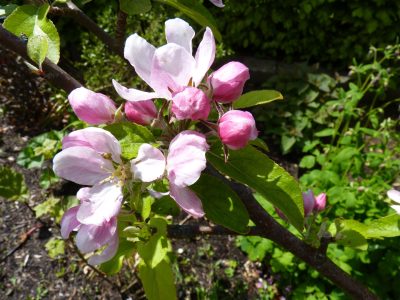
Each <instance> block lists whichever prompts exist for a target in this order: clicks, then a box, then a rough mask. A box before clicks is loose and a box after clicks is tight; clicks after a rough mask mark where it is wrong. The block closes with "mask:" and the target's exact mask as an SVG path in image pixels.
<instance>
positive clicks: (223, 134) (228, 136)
mask: <svg viewBox="0 0 400 300" xmlns="http://www.w3.org/2000/svg"><path fill="white" fill-rule="evenodd" d="M218 134H219V137H220V138H221V141H222V142H223V143H224V144H225V145H227V146H228V148H230V149H233V150H238V149H240V148H243V147H245V146H246V145H247V142H248V141H249V140H255V139H256V138H257V135H258V131H257V128H256V122H255V121H254V118H253V115H252V114H251V113H249V112H247V111H241V110H230V111H228V112H227V113H225V114H224V115H223V116H222V117H221V118H220V119H219V121H218Z"/></svg>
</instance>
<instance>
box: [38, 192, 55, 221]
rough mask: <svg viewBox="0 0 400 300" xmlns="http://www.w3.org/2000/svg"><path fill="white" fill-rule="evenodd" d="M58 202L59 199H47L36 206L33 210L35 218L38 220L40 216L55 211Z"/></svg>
mask: <svg viewBox="0 0 400 300" xmlns="http://www.w3.org/2000/svg"><path fill="white" fill-rule="evenodd" d="M59 202H60V199H59V198H55V197H49V198H48V199H46V201H43V202H42V203H40V204H38V205H36V206H35V207H34V208H33V210H34V211H35V213H36V218H40V217H41V216H43V215H45V214H47V213H52V212H53V211H54V210H55V209H56V206H57V204H58V203H59Z"/></svg>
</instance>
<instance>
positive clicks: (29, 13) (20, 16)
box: [3, 3, 60, 64]
mask: <svg viewBox="0 0 400 300" xmlns="http://www.w3.org/2000/svg"><path fill="white" fill-rule="evenodd" d="M49 8H50V6H49V5H48V4H47V3H46V4H43V5H41V6H40V7H37V6H33V5H22V6H19V7H17V8H16V9H15V10H14V11H13V12H12V13H11V14H10V15H9V16H8V17H7V19H5V21H4V23H3V27H4V28H5V29H7V30H8V31H10V32H12V33H13V34H15V35H16V36H18V37H19V36H21V35H22V34H24V35H26V36H27V37H28V39H29V38H30V37H32V36H35V35H43V36H44V37H45V38H46V39H47V43H48V51H47V53H46V57H47V58H48V59H50V60H51V61H52V62H53V63H55V64H56V63H58V61H59V59H60V37H59V35H58V32H57V28H56V27H55V26H54V24H53V22H51V21H50V20H49V19H47V13H48V11H49Z"/></svg>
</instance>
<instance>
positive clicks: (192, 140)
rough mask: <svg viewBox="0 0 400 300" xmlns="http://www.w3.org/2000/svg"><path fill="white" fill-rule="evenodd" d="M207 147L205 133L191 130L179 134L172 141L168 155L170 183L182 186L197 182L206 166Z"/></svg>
mask: <svg viewBox="0 0 400 300" xmlns="http://www.w3.org/2000/svg"><path fill="white" fill-rule="evenodd" d="M207 149H208V145H207V142H206V139H205V137H204V135H202V134H200V133H197V132H194V131H190V130H187V131H183V132H181V133H180V134H178V135H177V136H176V137H175V138H174V139H173V140H172V141H171V144H170V147H169V153H168V157H167V173H168V179H169V181H170V183H172V184H174V185H177V186H180V187H184V186H189V185H192V184H193V183H195V182H196V181H197V180H198V179H199V177H200V174H201V171H203V170H204V169H205V167H206V162H207V161H206V155H205V154H206V151H207Z"/></svg>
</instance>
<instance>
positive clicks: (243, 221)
mask: <svg viewBox="0 0 400 300" xmlns="http://www.w3.org/2000/svg"><path fill="white" fill-rule="evenodd" d="M190 188H191V189H192V190H193V191H194V192H195V193H196V194H197V196H198V197H199V198H200V199H201V202H202V204H203V209H204V212H205V213H206V217H207V218H209V219H210V220H211V221H213V222H214V223H216V224H220V225H222V226H224V227H226V228H228V229H230V230H233V231H236V232H238V233H247V232H248V231H249V228H248V226H247V225H248V223H249V214H248V212H247V209H246V207H245V206H244V205H243V203H242V201H241V200H240V198H239V196H238V195H237V194H236V193H235V192H234V191H233V190H232V189H231V188H230V187H229V186H228V185H226V184H225V183H224V182H223V181H221V180H220V179H218V178H216V177H213V176H210V175H207V174H202V175H201V177H200V179H199V180H198V181H197V182H196V183H195V184H194V185H191V186H190Z"/></svg>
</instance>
